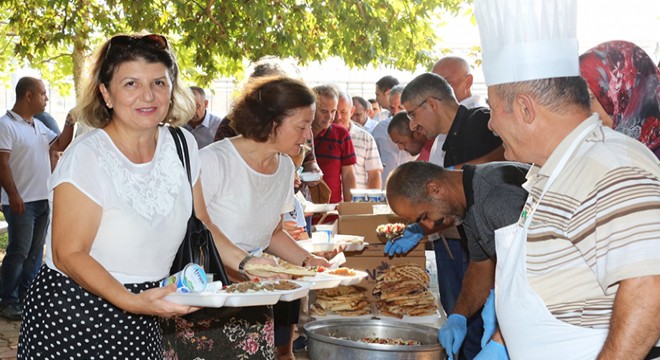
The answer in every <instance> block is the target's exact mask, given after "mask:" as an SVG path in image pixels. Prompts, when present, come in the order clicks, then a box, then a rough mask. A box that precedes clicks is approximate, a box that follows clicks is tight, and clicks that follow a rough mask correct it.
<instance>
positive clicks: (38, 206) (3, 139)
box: [0, 77, 75, 320]
mask: <svg viewBox="0 0 660 360" xmlns="http://www.w3.org/2000/svg"><path fill="white" fill-rule="evenodd" d="M47 102H48V96H47V95H46V87H45V86H44V83H43V82H42V81H41V80H39V79H35V78H31V77H24V78H21V79H20V80H19V81H18V83H17V84H16V103H15V104H14V107H13V108H12V109H11V110H9V111H7V113H6V114H5V115H4V116H2V117H0V186H1V187H2V211H3V213H4V214H5V220H6V221H7V224H8V225H9V228H8V235H9V244H8V246H7V255H5V258H4V259H3V261H2V268H1V269H0V277H2V282H1V284H0V298H2V301H1V302H0V304H1V305H2V310H0V315H1V316H3V317H5V318H8V319H10V320H18V319H20V317H21V313H22V306H21V302H22V301H23V298H24V297H25V294H26V292H27V289H28V288H29V287H30V284H31V283H32V280H33V279H34V278H35V277H36V275H37V273H38V272H39V268H40V267H41V260H42V257H43V251H44V240H45V238H46V229H47V228H48V222H49V220H48V217H49V215H50V208H49V206H48V200H47V199H48V188H47V181H48V176H49V175H50V169H51V167H50V155H49V152H50V151H64V149H65V148H66V147H67V146H68V145H69V143H70V142H71V139H73V127H74V126H73V125H74V123H75V121H74V120H72V119H67V121H66V124H65V126H64V130H63V131H62V134H61V135H60V136H57V134H55V133H54V132H53V131H52V130H50V129H48V128H47V127H46V126H45V125H44V124H43V123H42V122H41V121H34V115H35V114H38V113H40V112H42V111H44V110H45V109H46V103H47Z"/></svg>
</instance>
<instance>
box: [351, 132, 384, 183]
mask: <svg viewBox="0 0 660 360" xmlns="http://www.w3.org/2000/svg"><path fill="white" fill-rule="evenodd" d="M349 124H350V126H351V127H350V129H349V130H348V132H349V133H350V134H351V140H352V141H353V147H354V148H355V157H356V163H355V165H353V171H355V184H356V186H357V188H358V189H366V188H367V187H368V185H369V176H368V175H367V171H371V170H383V163H382V162H381V161H380V154H379V153H378V147H377V146H376V140H374V137H373V136H372V135H371V134H370V133H369V132H368V131H366V130H364V129H363V128H361V127H359V126H357V125H355V124H354V123H353V122H352V121H351V122H349ZM378 176H380V175H378Z"/></svg>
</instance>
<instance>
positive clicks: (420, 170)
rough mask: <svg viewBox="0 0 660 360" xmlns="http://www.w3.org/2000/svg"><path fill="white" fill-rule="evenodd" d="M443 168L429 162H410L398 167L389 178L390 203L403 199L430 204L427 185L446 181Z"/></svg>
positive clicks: (388, 195)
mask: <svg viewBox="0 0 660 360" xmlns="http://www.w3.org/2000/svg"><path fill="white" fill-rule="evenodd" d="M446 174H447V173H446V172H445V169H444V168H443V167H442V166H438V165H436V164H433V163H430V162H427V161H410V162H407V163H404V164H401V165H399V166H397V167H396V168H395V169H394V170H392V172H391V173H390V175H389V177H388V178H387V186H386V188H387V189H386V194H387V199H388V201H391V200H394V199H397V198H403V199H407V200H408V201H410V202H411V203H425V202H430V201H431V197H430V196H429V194H428V191H427V190H426V184H428V183H429V181H431V180H443V179H446V178H447V176H446Z"/></svg>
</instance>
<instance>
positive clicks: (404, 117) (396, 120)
mask: <svg viewBox="0 0 660 360" xmlns="http://www.w3.org/2000/svg"><path fill="white" fill-rule="evenodd" d="M394 130H396V131H398V132H399V134H401V135H405V136H412V134H413V133H412V130H410V118H408V113H407V112H406V111H405V110H404V111H399V112H398V113H396V114H394V116H392V120H390V124H389V125H387V133H388V134H391V133H392V131H394Z"/></svg>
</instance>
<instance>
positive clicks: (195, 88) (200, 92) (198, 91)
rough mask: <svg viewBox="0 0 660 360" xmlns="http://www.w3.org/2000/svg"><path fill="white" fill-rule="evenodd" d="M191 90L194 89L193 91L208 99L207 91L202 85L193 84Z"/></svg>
mask: <svg viewBox="0 0 660 360" xmlns="http://www.w3.org/2000/svg"><path fill="white" fill-rule="evenodd" d="M190 90H192V92H193V93H197V94H199V95H201V96H202V98H203V99H206V92H205V91H204V89H202V88H201V87H199V86H191V87H190Z"/></svg>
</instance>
